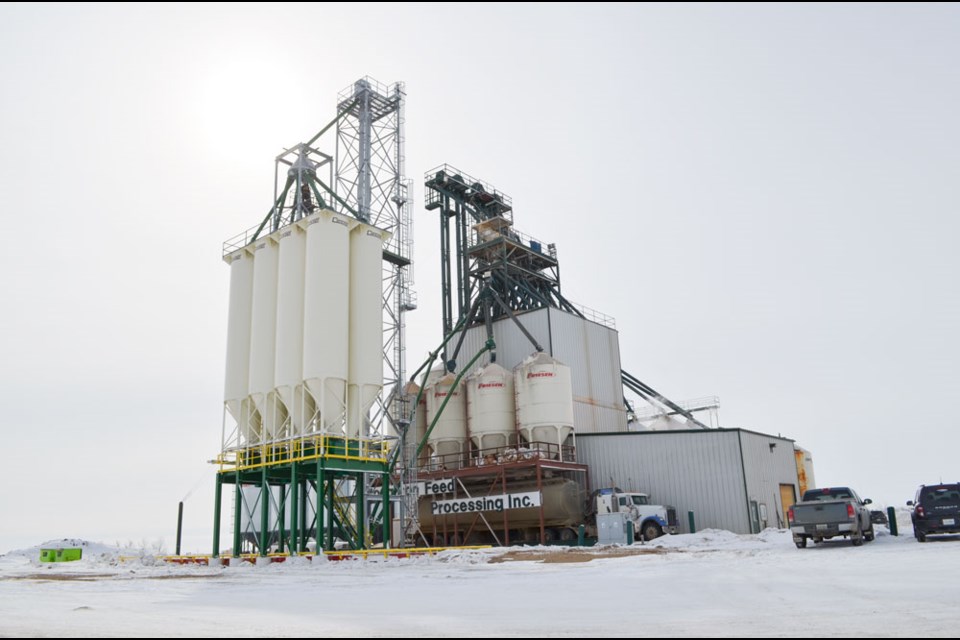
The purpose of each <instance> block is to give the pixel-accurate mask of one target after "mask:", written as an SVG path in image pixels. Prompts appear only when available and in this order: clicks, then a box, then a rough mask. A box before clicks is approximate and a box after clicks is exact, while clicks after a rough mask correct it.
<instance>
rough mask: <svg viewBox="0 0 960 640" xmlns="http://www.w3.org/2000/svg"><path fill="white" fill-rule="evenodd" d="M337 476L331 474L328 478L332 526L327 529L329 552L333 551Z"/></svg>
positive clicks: (328, 507)
mask: <svg viewBox="0 0 960 640" xmlns="http://www.w3.org/2000/svg"><path fill="white" fill-rule="evenodd" d="M336 484H337V474H336V473H331V474H330V475H329V477H327V500H328V502H327V509H328V511H327V513H329V514H330V526H329V527H327V546H326V549H327V550H328V551H333V501H334V500H335V499H336V495H335V494H334V492H335V491H336V488H337V487H336Z"/></svg>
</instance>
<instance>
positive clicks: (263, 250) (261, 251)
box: [249, 236, 280, 441]
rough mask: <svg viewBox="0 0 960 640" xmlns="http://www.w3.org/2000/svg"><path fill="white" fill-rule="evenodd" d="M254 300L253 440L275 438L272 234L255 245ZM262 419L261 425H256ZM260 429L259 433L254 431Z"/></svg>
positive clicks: (274, 245) (277, 254) (276, 254)
mask: <svg viewBox="0 0 960 640" xmlns="http://www.w3.org/2000/svg"><path fill="white" fill-rule="evenodd" d="M253 251H254V253H253V301H252V311H251V319H250V378H249V380H250V396H249V402H250V407H251V416H250V424H251V433H250V440H251V441H256V440H257V435H259V437H260V439H261V440H262V441H269V440H271V439H273V437H274V433H275V429H276V416H275V415H274V412H273V411H268V407H267V395H268V394H269V393H270V391H272V390H273V369H274V364H275V363H274V361H275V358H276V346H277V345H276V338H277V267H278V261H279V257H280V247H279V246H278V245H277V242H276V239H275V238H272V237H269V236H268V237H266V238H261V239H259V240H257V241H256V243H255V244H254V245H253ZM257 422H259V426H258V425H257ZM257 431H258V432H259V434H257V433H254V432H257Z"/></svg>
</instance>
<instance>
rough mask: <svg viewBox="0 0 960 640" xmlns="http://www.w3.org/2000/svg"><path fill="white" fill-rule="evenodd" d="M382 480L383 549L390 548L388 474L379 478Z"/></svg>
mask: <svg viewBox="0 0 960 640" xmlns="http://www.w3.org/2000/svg"><path fill="white" fill-rule="evenodd" d="M381 477H382V478H383V480H382V481H381V482H382V483H383V508H382V509H381V510H380V513H381V517H382V518H383V548H384V549H389V548H390V474H389V473H385V474H383V475H382V476H381Z"/></svg>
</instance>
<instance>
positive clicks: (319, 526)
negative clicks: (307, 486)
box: [314, 459, 327, 555]
mask: <svg viewBox="0 0 960 640" xmlns="http://www.w3.org/2000/svg"><path fill="white" fill-rule="evenodd" d="M325 495H327V493H326V487H324V486H323V459H320V460H317V523H316V528H315V529H314V533H315V540H316V548H315V551H316V552H317V554H318V555H319V554H321V553H323V548H324V545H323V533H324V532H323V512H324V508H323V502H324V500H323V498H324V496H325Z"/></svg>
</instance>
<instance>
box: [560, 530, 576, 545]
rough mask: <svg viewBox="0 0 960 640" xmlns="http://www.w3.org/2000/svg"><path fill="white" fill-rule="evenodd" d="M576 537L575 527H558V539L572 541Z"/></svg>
mask: <svg viewBox="0 0 960 640" xmlns="http://www.w3.org/2000/svg"><path fill="white" fill-rule="evenodd" d="M576 539H577V532H576V530H575V529H571V528H570V527H564V528H563V529H560V540H562V541H563V542H573V541H574V540H576Z"/></svg>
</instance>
